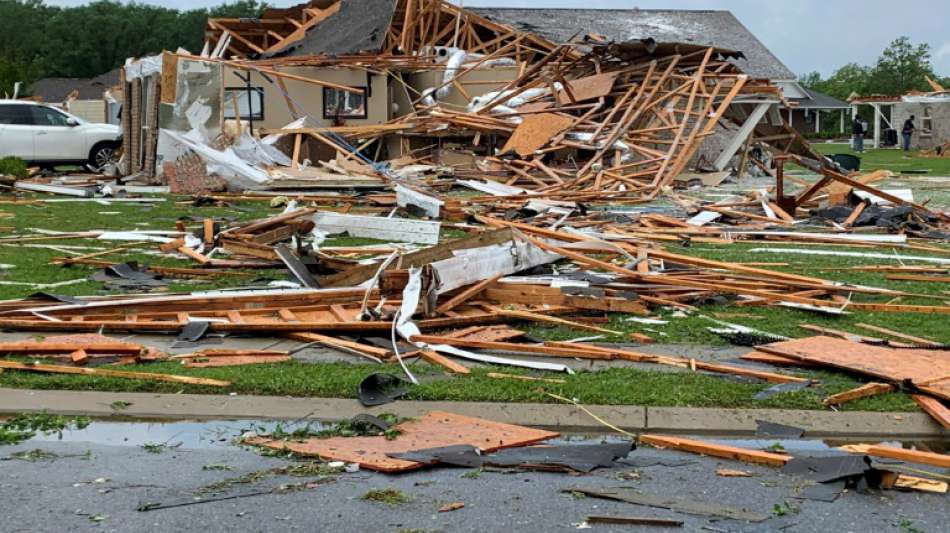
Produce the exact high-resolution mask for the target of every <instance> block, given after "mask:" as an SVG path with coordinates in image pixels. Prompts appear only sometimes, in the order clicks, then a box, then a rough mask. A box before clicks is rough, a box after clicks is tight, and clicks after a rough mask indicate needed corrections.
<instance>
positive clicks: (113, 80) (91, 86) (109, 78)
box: [31, 69, 120, 102]
mask: <svg viewBox="0 0 950 533" xmlns="http://www.w3.org/2000/svg"><path fill="white" fill-rule="evenodd" d="M119 80H120V69H115V70H110V71H109V72H106V73H105V74H100V75H98V76H96V77H95V78H89V79H86V78H43V79H42V80H37V81H35V82H34V83H33V86H32V88H31V93H32V95H33V96H39V97H40V98H42V99H43V101H44V102H64V101H65V100H66V97H67V96H69V93H71V92H73V91H74V90H76V91H79V99H80V100H101V99H102V93H104V92H106V90H108V89H109V88H111V87H112V86H114V85H118V84H119Z"/></svg>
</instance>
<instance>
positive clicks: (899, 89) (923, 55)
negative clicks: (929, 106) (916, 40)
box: [870, 37, 937, 95]
mask: <svg viewBox="0 0 950 533" xmlns="http://www.w3.org/2000/svg"><path fill="white" fill-rule="evenodd" d="M928 76H929V77H930V78H932V79H936V78H937V76H936V74H934V70H933V65H931V63H930V45H929V44H927V43H922V44H919V45H917V46H914V45H913V44H912V43H911V42H910V39H909V38H907V37H900V38H898V39H896V40H894V41H893V42H892V43H891V44H890V45H889V46H888V47H887V48H886V49H885V50H884V52H883V53H882V54H881V57H880V58H879V59H878V60H877V64H876V65H875V66H874V69H873V70H872V71H871V80H870V89H871V90H872V91H873V92H874V93H876V94H888V95H901V94H906V93H908V92H910V91H913V90H917V91H930V90H931V88H930V85H929V84H928V83H927V79H926V78H927V77H928Z"/></svg>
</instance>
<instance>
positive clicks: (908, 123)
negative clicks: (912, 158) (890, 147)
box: [901, 115, 917, 152]
mask: <svg viewBox="0 0 950 533" xmlns="http://www.w3.org/2000/svg"><path fill="white" fill-rule="evenodd" d="M914 118H915V117H914V115H911V116H910V118H909V119H907V120H905V121H904V128H903V129H902V130H901V135H903V137H904V151H905V152H909V151H910V138H911V137H912V136H913V135H914V131H916V130H917V128H916V127H914Z"/></svg>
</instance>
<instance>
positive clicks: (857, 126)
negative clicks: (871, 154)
mask: <svg viewBox="0 0 950 533" xmlns="http://www.w3.org/2000/svg"><path fill="white" fill-rule="evenodd" d="M851 148H852V149H853V150H854V151H855V152H864V124H863V123H861V119H859V118H858V117H857V115H855V117H854V122H852V123H851Z"/></svg>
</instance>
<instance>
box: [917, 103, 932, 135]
mask: <svg viewBox="0 0 950 533" xmlns="http://www.w3.org/2000/svg"><path fill="white" fill-rule="evenodd" d="M933 131H934V119H933V117H932V116H930V108H929V107H925V108H924V116H922V117H920V136H921V137H931V136H933Z"/></svg>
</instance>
